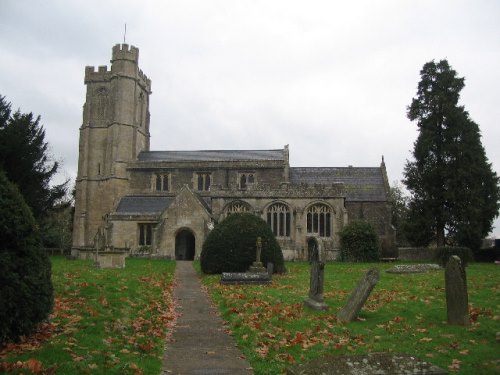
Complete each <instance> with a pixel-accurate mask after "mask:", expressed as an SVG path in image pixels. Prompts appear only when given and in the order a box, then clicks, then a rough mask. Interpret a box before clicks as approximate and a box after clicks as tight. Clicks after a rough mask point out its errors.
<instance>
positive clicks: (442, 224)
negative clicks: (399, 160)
mask: <svg viewBox="0 0 500 375" xmlns="http://www.w3.org/2000/svg"><path fill="white" fill-rule="evenodd" d="M420 76H421V80H420V82H419V84H418V89H417V95H416V97H415V98H413V100H412V103H411V105H410V106H409V107H408V112H407V115H408V118H409V119H410V120H411V121H416V123H417V126H418V129H419V135H418V138H417V140H416V142H415V144H414V150H413V158H414V160H412V161H407V163H406V166H405V172H404V176H405V179H404V183H405V184H406V186H407V188H408V190H409V191H410V193H411V197H410V203H409V218H408V222H407V227H406V232H407V233H406V234H407V238H408V239H409V240H410V241H411V242H412V243H413V244H414V245H417V246H424V245H428V244H429V243H430V242H432V241H435V242H436V244H437V246H445V245H446V244H455V245H460V246H467V247H469V248H472V249H476V248H479V247H480V244H481V240H482V239H483V238H484V237H485V236H486V235H487V234H488V233H489V232H490V231H491V229H492V225H493V220H494V219H495V217H497V216H498V210H499V198H500V187H499V179H498V176H497V175H496V173H495V172H494V171H493V169H492V166H491V164H490V163H489V162H488V159H487V157H486V153H485V151H484V148H483V146H482V144H481V135H480V131H479V126H478V125H477V124H476V123H475V122H474V121H472V120H471V119H470V117H469V114H468V112H467V111H466V110H465V109H464V107H463V106H460V105H458V101H459V98H460V91H461V90H462V89H463V87H464V78H460V77H458V76H457V72H456V71H455V70H453V69H452V68H451V67H450V65H449V64H448V61H447V60H441V61H439V62H438V63H436V62H434V61H431V62H428V63H426V64H425V65H424V67H423V69H422V70H421V72H420Z"/></svg>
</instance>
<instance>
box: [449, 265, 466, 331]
mask: <svg viewBox="0 0 500 375" xmlns="http://www.w3.org/2000/svg"><path fill="white" fill-rule="evenodd" d="M444 279H445V289H446V308H447V311H448V323H449V324H459V325H468V324H469V323H470V319H469V298H468V295H467V279H466V276H465V269H464V267H463V265H462V261H461V260H460V258H459V257H458V256H456V255H453V256H451V257H450V259H448V263H446V269H445V271H444Z"/></svg>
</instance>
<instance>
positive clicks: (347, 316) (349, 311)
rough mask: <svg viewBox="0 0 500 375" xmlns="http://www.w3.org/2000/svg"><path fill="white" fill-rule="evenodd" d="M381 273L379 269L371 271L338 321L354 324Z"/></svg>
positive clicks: (362, 280)
mask: <svg viewBox="0 0 500 375" xmlns="http://www.w3.org/2000/svg"><path fill="white" fill-rule="evenodd" d="M379 277H380V273H379V271H378V269H377V268H372V269H370V270H369V271H368V272H367V273H366V274H365V275H364V276H363V278H362V279H361V280H360V281H359V282H358V285H357V286H356V289H354V290H353V292H352V293H351V295H350V297H349V299H348V300H347V303H346V305H345V306H344V308H343V309H342V310H340V312H339V314H338V315H337V319H338V320H339V321H341V322H352V321H353V320H354V319H356V317H357V316H358V314H359V312H360V311H361V308H362V307H363V305H364V304H365V302H366V300H367V299H368V297H369V296H370V293H371V292H372V290H373V288H375V285H376V284H377V282H378V280H379Z"/></svg>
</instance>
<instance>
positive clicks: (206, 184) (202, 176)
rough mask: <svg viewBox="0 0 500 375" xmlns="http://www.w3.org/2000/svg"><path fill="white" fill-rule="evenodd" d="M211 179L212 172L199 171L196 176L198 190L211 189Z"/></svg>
mask: <svg viewBox="0 0 500 375" xmlns="http://www.w3.org/2000/svg"><path fill="white" fill-rule="evenodd" d="M211 179H212V176H211V174H210V173H198V174H197V176H196V182H197V187H198V191H210V183H211Z"/></svg>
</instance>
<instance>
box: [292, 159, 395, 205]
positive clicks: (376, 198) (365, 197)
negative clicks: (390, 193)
mask: <svg viewBox="0 0 500 375" xmlns="http://www.w3.org/2000/svg"><path fill="white" fill-rule="evenodd" d="M290 183H292V184H300V183H307V184H335V183H343V184H344V186H345V190H346V194H347V197H346V201H358V202H361V201H363V202H385V201H387V194H386V187H385V181H384V172H383V169H382V168H380V167H373V168H354V167H346V168H344V167H333V168H330V167H295V168H290Z"/></svg>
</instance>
